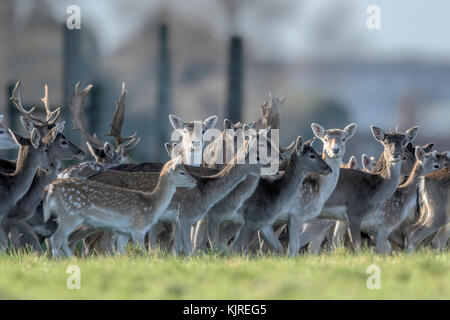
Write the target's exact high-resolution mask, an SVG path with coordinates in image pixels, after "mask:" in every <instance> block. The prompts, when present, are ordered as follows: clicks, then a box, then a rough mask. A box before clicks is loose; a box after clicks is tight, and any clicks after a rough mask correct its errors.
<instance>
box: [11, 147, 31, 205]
mask: <svg viewBox="0 0 450 320" xmlns="http://www.w3.org/2000/svg"><path fill="white" fill-rule="evenodd" d="M26 148H32V147H26ZM37 169H38V164H37V161H36V159H35V157H34V155H33V154H32V152H30V150H26V149H22V150H20V152H19V157H18V159H17V165H16V170H15V171H14V173H12V174H11V175H10V176H9V185H10V186H11V190H10V191H14V195H13V197H14V199H20V198H21V197H23V195H24V194H25V193H26V192H27V191H28V188H29V187H30V185H31V183H32V182H33V178H34V175H35V174H36V171H37Z"/></svg>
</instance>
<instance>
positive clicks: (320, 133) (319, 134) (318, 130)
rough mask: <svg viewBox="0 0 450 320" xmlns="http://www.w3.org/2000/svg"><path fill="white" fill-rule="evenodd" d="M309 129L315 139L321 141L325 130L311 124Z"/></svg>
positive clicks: (315, 124)
mask: <svg viewBox="0 0 450 320" xmlns="http://www.w3.org/2000/svg"><path fill="white" fill-rule="evenodd" d="M311 129H312V131H313V133H314V135H315V136H316V137H317V138H319V139H322V138H323V137H324V135H325V129H324V127H322V126H321V125H320V124H317V123H312V124H311Z"/></svg>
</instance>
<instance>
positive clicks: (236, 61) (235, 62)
mask: <svg viewBox="0 0 450 320" xmlns="http://www.w3.org/2000/svg"><path fill="white" fill-rule="evenodd" d="M243 51H244V48H243V42H242V38H241V37H239V36H232V37H231V39H230V47H229V61H228V94H227V112H226V114H227V118H228V119H230V120H232V121H233V122H237V121H241V120H242V100H243V75H244V70H243V63H244V61H243V60H244V54H243Z"/></svg>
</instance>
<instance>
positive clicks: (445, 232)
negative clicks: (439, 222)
mask: <svg viewBox="0 0 450 320" xmlns="http://www.w3.org/2000/svg"><path fill="white" fill-rule="evenodd" d="M449 238H450V223H447V224H446V225H445V226H443V227H441V228H440V229H439V231H438V232H437V233H436V235H435V236H434V238H433V241H432V244H433V247H434V248H435V249H438V250H443V249H444V248H445V246H446V244H447V241H448V239H449Z"/></svg>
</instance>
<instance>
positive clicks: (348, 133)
mask: <svg viewBox="0 0 450 320" xmlns="http://www.w3.org/2000/svg"><path fill="white" fill-rule="evenodd" d="M356 129H358V125H357V124H356V123H351V124H349V125H348V126H346V127H345V128H344V132H345V137H346V138H347V139H350V138H351V137H353V135H354V134H355V132H356Z"/></svg>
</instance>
